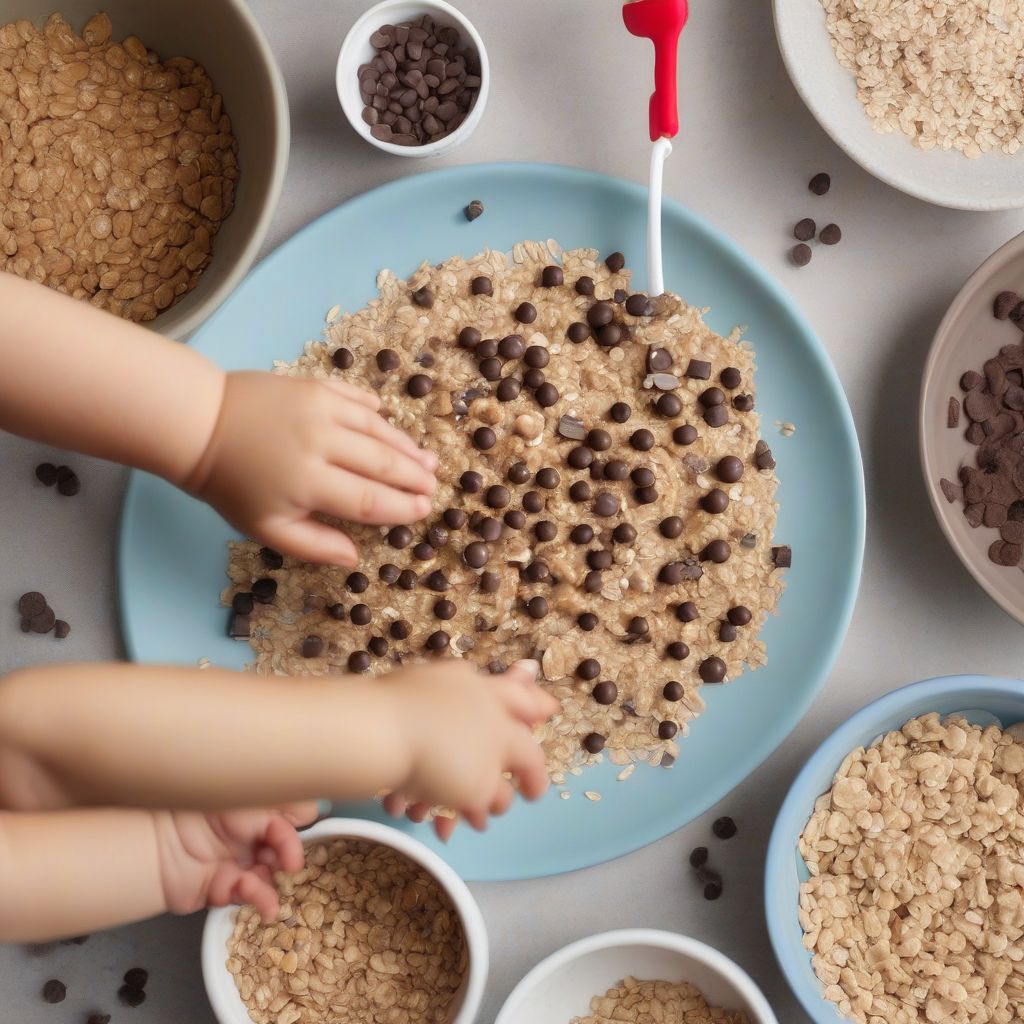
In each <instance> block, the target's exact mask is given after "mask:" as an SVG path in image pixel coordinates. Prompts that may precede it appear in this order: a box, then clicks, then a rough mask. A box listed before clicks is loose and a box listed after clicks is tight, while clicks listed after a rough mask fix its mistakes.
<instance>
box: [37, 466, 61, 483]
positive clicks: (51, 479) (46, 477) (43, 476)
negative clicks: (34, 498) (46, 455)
mask: <svg viewBox="0 0 1024 1024" xmlns="http://www.w3.org/2000/svg"><path fill="white" fill-rule="evenodd" d="M36 479H37V480H38V481H39V482H40V483H41V484H42V485H43V486H44V487H52V486H53V485H54V484H55V483H56V482H57V467H56V466H55V465H54V464H53V463H52V462H40V463H39V465H38V466H36Z"/></svg>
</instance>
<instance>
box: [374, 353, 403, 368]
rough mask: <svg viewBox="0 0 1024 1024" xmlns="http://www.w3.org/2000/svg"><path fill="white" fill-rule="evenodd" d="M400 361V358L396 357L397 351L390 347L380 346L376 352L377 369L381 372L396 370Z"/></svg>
mask: <svg viewBox="0 0 1024 1024" xmlns="http://www.w3.org/2000/svg"><path fill="white" fill-rule="evenodd" d="M401 363H402V360H401V359H400V358H399V357H398V353H397V352H396V351H395V350H394V349H392V348H382V349H381V350H380V351H379V352H378V353H377V369H378V370H380V371H381V372H382V373H389V372H390V371H391V370H397V369H398V367H399V366H400V365H401Z"/></svg>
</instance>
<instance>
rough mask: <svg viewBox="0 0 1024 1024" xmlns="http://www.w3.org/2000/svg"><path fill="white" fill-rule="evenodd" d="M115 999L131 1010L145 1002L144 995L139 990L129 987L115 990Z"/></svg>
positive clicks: (142, 991) (125, 986)
mask: <svg viewBox="0 0 1024 1024" xmlns="http://www.w3.org/2000/svg"><path fill="white" fill-rule="evenodd" d="M117 998H118V999H120V1000H121V1002H122V1003H123V1004H124V1005H125V1006H130V1007H131V1008H132V1009H135V1008H136V1007H139V1006H141V1005H142V1004H143V1003H144V1002H145V1001H146V993H145V991H144V990H143V989H141V988H134V987H132V986H131V985H122V986H121V987H120V988H119V989H118V990H117Z"/></svg>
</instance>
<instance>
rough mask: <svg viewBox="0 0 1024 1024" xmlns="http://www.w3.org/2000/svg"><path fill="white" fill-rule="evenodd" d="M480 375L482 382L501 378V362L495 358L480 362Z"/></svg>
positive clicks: (491, 357)
mask: <svg viewBox="0 0 1024 1024" xmlns="http://www.w3.org/2000/svg"><path fill="white" fill-rule="evenodd" d="M480 374H481V376H482V377H483V378H484V380H489V381H492V382H493V381H496V380H499V379H500V378H501V360H500V359H498V358H497V357H495V356H490V357H488V358H487V359H482V360H481V361H480Z"/></svg>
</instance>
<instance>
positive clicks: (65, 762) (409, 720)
mask: <svg viewBox="0 0 1024 1024" xmlns="http://www.w3.org/2000/svg"><path fill="white" fill-rule="evenodd" d="M535 678H536V666H535V664H534V663H532V662H524V663H521V664H519V665H516V666H513V668H512V669H511V670H509V671H508V672H507V673H505V675H504V676H496V677H491V678H487V677H482V676H481V675H480V674H479V673H478V672H477V670H476V669H475V668H474V667H473V666H471V665H469V664H468V663H466V662H463V661H459V660H446V661H442V662H438V663H437V664H435V665H427V666H417V667H413V668H408V669H402V670H399V671H397V672H394V673H392V674H391V675H389V676H386V677H384V678H382V679H380V680H378V681H376V682H374V681H371V680H366V679H361V678H338V677H333V678H332V677H327V678H319V679H309V678H304V679H284V678H275V677H271V678H264V677H260V676H252V675H245V676H243V675H239V674H236V673H232V672H225V671H219V670H216V669H207V670H203V671H200V670H198V669H181V668H155V667H146V666H137V665H66V666H52V667H50V666H48V667H46V668H37V669H26V670H22V671H18V672H14V673H12V674H11V675H9V676H7V677H6V678H5V679H3V680H0V807H4V806H5V807H8V808H10V809H14V810H24V811H33V810H43V809H53V808H62V807H69V806H75V805H93V806H96V805H117V806H128V807H159V808H162V807H167V808H172V809H173V808H184V809H191V810H214V809H223V808H225V807H248V806H262V805H267V804H270V805H280V804H285V803H290V802H293V801H298V800H309V799H312V798H316V797H320V796H327V797H336V798H341V799H347V798H362V797H370V796H373V795H375V794H377V793H380V792H383V791H399V792H401V793H402V794H403V795H404V796H406V797H408V798H409V799H410V800H411V801H413V802H427V803H429V804H443V805H445V806H447V807H451V808H453V809H455V810H457V811H459V812H461V813H463V814H465V816H466V817H467V818H468V820H469V821H470V822H471V823H473V824H476V825H482V824H484V823H485V822H486V817H487V815H488V813H491V812H493V811H494V810H501V809H504V807H506V806H507V803H508V800H509V798H510V797H511V793H512V791H511V787H510V784H509V783H508V782H507V781H506V780H505V778H504V777H503V776H504V773H511V774H512V775H513V776H515V777H516V779H517V781H518V783H519V789H520V790H521V791H522V792H523V794H524V795H525V796H527V797H537V796H539V795H540V794H541V793H543V791H544V790H545V788H546V785H547V775H546V771H545V768H544V759H543V755H542V753H541V750H540V748H539V747H538V745H537V743H536V741H535V740H534V738H533V735H532V733H531V727H532V726H534V725H536V724H537V723H539V722H540V721H543V720H544V719H545V718H547V717H549V716H550V715H552V714H554V712H555V711H556V710H557V703H556V702H555V701H554V700H553V698H551V697H550V696H548V695H547V694H545V693H544V692H543V691H542V690H541V689H540V688H539V687H537V686H536V685H535V684H534V679H535Z"/></svg>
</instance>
